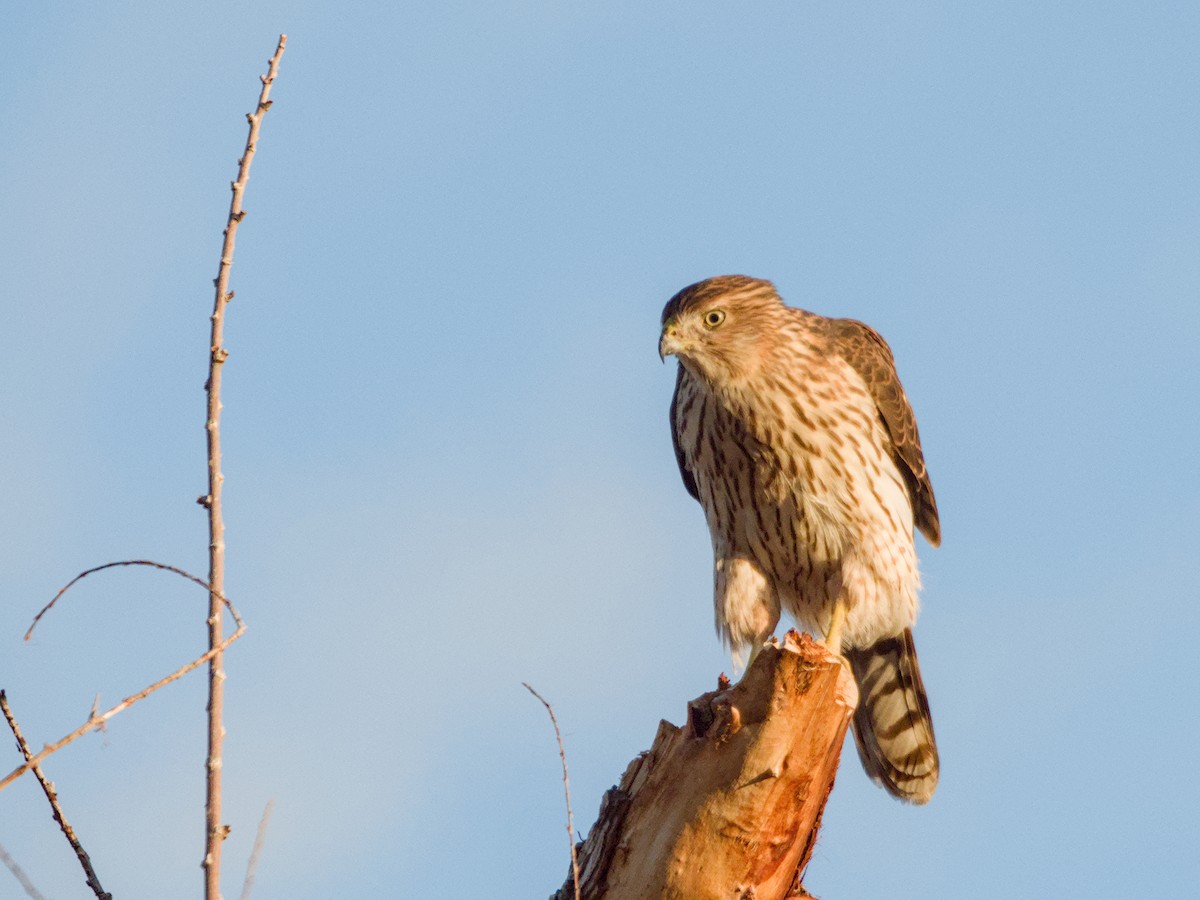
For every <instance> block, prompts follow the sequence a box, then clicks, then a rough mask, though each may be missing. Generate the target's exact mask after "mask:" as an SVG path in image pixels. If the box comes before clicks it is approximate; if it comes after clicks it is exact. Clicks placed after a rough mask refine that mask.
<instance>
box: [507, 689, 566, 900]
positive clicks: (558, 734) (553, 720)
mask: <svg viewBox="0 0 1200 900" xmlns="http://www.w3.org/2000/svg"><path fill="white" fill-rule="evenodd" d="M521 684H522V685H524V686H525V690H527V691H529V693H531V694H533V696H535V697H537V698H538V700H540V701H541V703H542V706H544V707H546V712H548V713H550V724H551V725H553V726H554V737H555V740H557V741H558V758H559V759H561V760H562V769H563V790H564V791H565V792H566V795H567V842H568V843H569V844H570V845H571V875H572V876H573V879H572V880H573V881H574V883H575V900H579V858H578V857H577V856H576V852H575V817H574V815H573V814H572V813H571V779H570V777H569V776H568V775H567V751H566V750H565V749H564V748H563V739H562V732H561V731H559V730H558V719H557V718H556V717H555V715H554V707H552V706H551V705H550V703H549V702H548V701H547V700H546V698H545V697H543V696H542V695H541V694H539V693H538V692H537V691H535V690H534V689H533V688H532V687H530V686H529V685H528V684H526V683H525V682H524V681H522V682H521Z"/></svg>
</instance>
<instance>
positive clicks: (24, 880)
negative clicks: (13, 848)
mask: <svg viewBox="0 0 1200 900" xmlns="http://www.w3.org/2000/svg"><path fill="white" fill-rule="evenodd" d="M0 862H2V863H4V865H5V866H6V867H7V868H8V871H10V872H12V873H13V877H15V878H16V879H17V881H19V882H20V883H21V887H23V888H24V889H25V893H26V894H28V895H29V896H30V897H32V898H33V900H46V895H45V894H43V893H42V892H41V891H39V890H38V889H37V888H35V887H34V886H33V882H32V881H30V880H29V876H28V875H26V874H25V871H24V870H23V869H22V868H21V867H20V866H18V865H17V861H16V860H15V859H13V858H12V857H11V856H9V855H8V851H7V850H5V849H4V847H3V845H0Z"/></svg>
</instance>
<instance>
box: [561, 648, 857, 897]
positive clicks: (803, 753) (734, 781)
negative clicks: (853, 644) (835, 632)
mask: <svg viewBox="0 0 1200 900" xmlns="http://www.w3.org/2000/svg"><path fill="white" fill-rule="evenodd" d="M857 700H858V692H857V689H856V688H855V685H854V679H853V677H852V676H851V675H850V672H849V671H848V669H847V668H846V666H845V665H843V664H842V662H841V661H840V660H839V659H838V658H837V657H835V656H833V655H832V654H830V653H829V652H828V651H827V650H826V649H825V647H824V646H822V645H821V644H819V643H817V642H815V641H814V640H812V638H810V637H809V636H808V635H797V634H796V633H795V632H789V633H788V634H787V636H786V637H785V638H784V640H783V641H782V643H776V642H772V643H771V644H768V645H767V646H766V647H765V648H763V650H762V652H760V653H759V654H758V656H757V657H756V658H755V660H754V662H753V663H752V664H751V666H750V668H749V669H748V670H747V672H746V675H745V677H743V678H742V680H741V681H739V682H738V683H737V684H735V685H732V686H729V685H728V683H727V682H723V683H722V685H721V686H720V687H719V688H718V690H716V691H713V692H711V693H707V694H704V695H703V696H701V697H698V698H697V699H695V700H693V701H692V702H691V703H689V704H688V720H687V723H686V724H685V725H684V726H683V727H682V728H681V727H677V726H675V725H672V724H670V723H669V722H665V721H664V722H661V723H660V724H659V727H658V734H657V735H656V736H655V738H654V744H653V746H652V747H651V748H650V749H649V750H648V751H646V752H645V753H642V754H640V755H639V756H638V757H637V758H636V759H635V760H633V762H631V763H630V764H629V767H628V768H627V769H626V770H625V774H624V775H623V776H622V778H621V782H620V784H619V785H617V786H616V787H614V788H612V789H611V790H609V791H608V793H607V794H605V796H604V800H603V802H602V803H601V805H600V815H599V818H598V819H597V820H596V824H595V825H593V826H592V830H591V832H590V833H589V834H588V837H587V840H586V841H584V842H582V843H581V844H580V845H579V871H580V876H579V881H580V895H581V897H582V898H583V900H650V898H654V900H658V898H679V900H683V898H686V900H708V898H714V900H715V898H721V900H731V898H732V900H751V898H754V900H783V898H788V897H805V896H808V895H807V894H806V893H805V891H804V888H803V886H802V885H801V878H802V876H803V874H804V868H805V866H806V865H807V864H808V860H809V857H810V856H811V855H812V849H813V846H814V844H815V842H816V837H817V831H818V829H819V827H820V821H821V813H822V811H823V810H824V808H825V801H826V799H827V798H828V797H829V792H830V791H831V790H832V789H833V780H834V776H835V775H836V774H837V766H838V758H839V756H840V754H841V749H842V741H843V740H844V738H845V736H846V728H847V726H848V725H849V724H850V719H851V716H852V715H853V713H854V707H855V705H856V703H857ZM574 896H575V890H574V883H573V879H572V877H571V876H570V875H568V877H567V882H566V884H564V885H563V887H562V888H561V889H560V890H559V891H558V892H557V893H556V894H555V895H554V897H553V898H552V900H568V898H573V897H574Z"/></svg>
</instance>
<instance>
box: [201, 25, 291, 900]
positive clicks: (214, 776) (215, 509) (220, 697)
mask: <svg viewBox="0 0 1200 900" xmlns="http://www.w3.org/2000/svg"><path fill="white" fill-rule="evenodd" d="M286 46H287V35H286V34H281V35H280V36H279V43H278V44H277V45H276V47H275V55H274V56H272V57H271V59H270V60H269V61H268V63H267V74H266V75H263V76H260V79H259V80H260V81H262V90H261V92H260V93H259V97H258V105H257V106H256V107H255V108H254V112H252V113H249V114H247V116H246V120H247V121H248V122H249V123H250V130H249V133H248V134H247V135H246V149H245V150H244V151H243V152H242V158H241V159H240V160H238V176H237V180H235V181H234V182H233V183H232V184H231V185H230V189H231V191H232V194H233V196H232V197H230V199H229V218H228V221H227V222H226V225H225V240H224V242H223V243H222V245H221V260H220V263H219V264H218V266H217V277H216V280H215V281H214V285H215V287H216V297H215V300H214V302H213V313H212V336H211V340H210V341H209V362H208V381H207V383H206V390H207V391H208V411H207V419H206V422H205V428H206V430H207V432H208V494H207V495H206V496H204V497H202V498H201V504H202V505H203V506H204V507H205V508H207V509H208V537H209V541H208V581H209V584H210V585H212V596H211V599H210V602H209V613H208V646H209V647H210V648H211V650H210V652H211V653H212V656H211V658H210V660H209V664H208V761H207V769H206V771H207V782H206V791H205V804H204V817H205V849H204V861H203V863H202V865H203V867H204V887H205V897H206V898H207V900H220V896H221V884H220V882H221V843H222V841H224V840H225V837H226V835H228V834H229V826H228V825H224V824H222V822H221V748H222V745H223V743H224V739H225V726H224V725H223V724H222V713H223V708H224V702H225V670H224V668H223V667H222V659H221V653H220V648H221V644H222V637H223V636H224V631H225V629H224V623H223V622H222V621H221V592H222V591H223V590H224V588H225V522H224V520H223V519H222V517H221V488H222V484H223V483H224V481H225V476H224V475H223V474H222V473H221V371H222V369H223V368H224V363H225V360H227V359H228V358H229V351H228V350H226V349H225V346H224V332H225V308H226V306H227V305H228V303H229V301H230V300H231V299H233V292H232V291H230V290H229V270H230V267H231V266H232V265H233V246H234V241H235V238H236V237H237V228H238V225H239V224H240V223H241V221H242V219H244V218H245V217H246V211H245V209H243V208H242V198H243V196H244V194H245V191H246V183H247V181H248V180H249V179H250V164H251V163H252V162H253V161H254V153H255V151H256V149H257V148H258V132H259V128H260V127H261V125H262V119H263V116H264V115H265V114H266V112H267V110H268V109H270V108H271V100H270V95H271V85H272V84H274V83H275V78H276V76H277V75H278V73H279V60H280V58H281V57H282V56H283V51H284V48H285V47H286Z"/></svg>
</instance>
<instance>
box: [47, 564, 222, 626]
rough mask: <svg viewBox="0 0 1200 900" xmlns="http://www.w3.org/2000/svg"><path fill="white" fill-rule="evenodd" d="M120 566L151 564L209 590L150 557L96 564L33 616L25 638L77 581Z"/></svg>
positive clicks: (182, 573)
mask: <svg viewBox="0 0 1200 900" xmlns="http://www.w3.org/2000/svg"><path fill="white" fill-rule="evenodd" d="M118 566H149V567H150V568H152V569H162V570H163V571H164V572H174V573H175V574H176V575H180V576H182V577H184V578H186V579H187V580H188V581H190V582H192V583H193V584H198V585H200V587H202V588H204V589H205V590H209V586H208V582H207V581H205V580H204V579H203V578H197V577H196V576H195V575H192V574H191V573H190V572H185V571H184V570H183V569H179V568H176V567H175V566H168V565H166V564H165V563H159V562H154V561H153V560H149V559H124V560H121V561H120V562H110V563H105V564H104V565H102V566H94V567H93V568H91V569H87V570H85V571H83V572H80V573H79V574H78V575H76V576H75V577H74V578H72V579H71V580H70V581H68V582H67V583H66V585H65V586H64V587H63V588H62V589H61V590H60V591H59V592H58V593H57V594H55V595H54V599H53V600H51V601H50V602H49V603H47V604H46V605H45V606H43V607H42V609H41V611H40V612H39V613H38V614H37V615H36V616H34V617H33V624H32V625H30V626H29V630H28V631H26V632H25V640H29V639H30V638H31V637H33V629H35V628H37V624H38V622H40V621H41V619H42V616H44V615H46V613H48V612H50V610H51V608H52V607H53V606H54V604H55V603H57V602H58V598H59V597H61V596H62V595H63V594H65V593H66V592H67V591H69V590H70V589H71V588H72V587H74V586H75V584H76V583H77V582H79V581H82V580H83V579H84V578H87V577H88V576H89V575H92V574H94V573H96V572H103V571H104V570H105V569H115V568H117V567H118ZM221 599H222V601H223V602H224V603H225V604H226V605H227V606H229V601H228V600H226V599H225V598H224V597H222V598H221ZM229 611H230V612H231V613H233V617H234V619H236V620H237V622H238V624H239V625H240V624H241V622H242V620H241V619H239V618H238V614H237V613H236V612H234V610H233V607H232V606H230V607H229Z"/></svg>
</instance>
